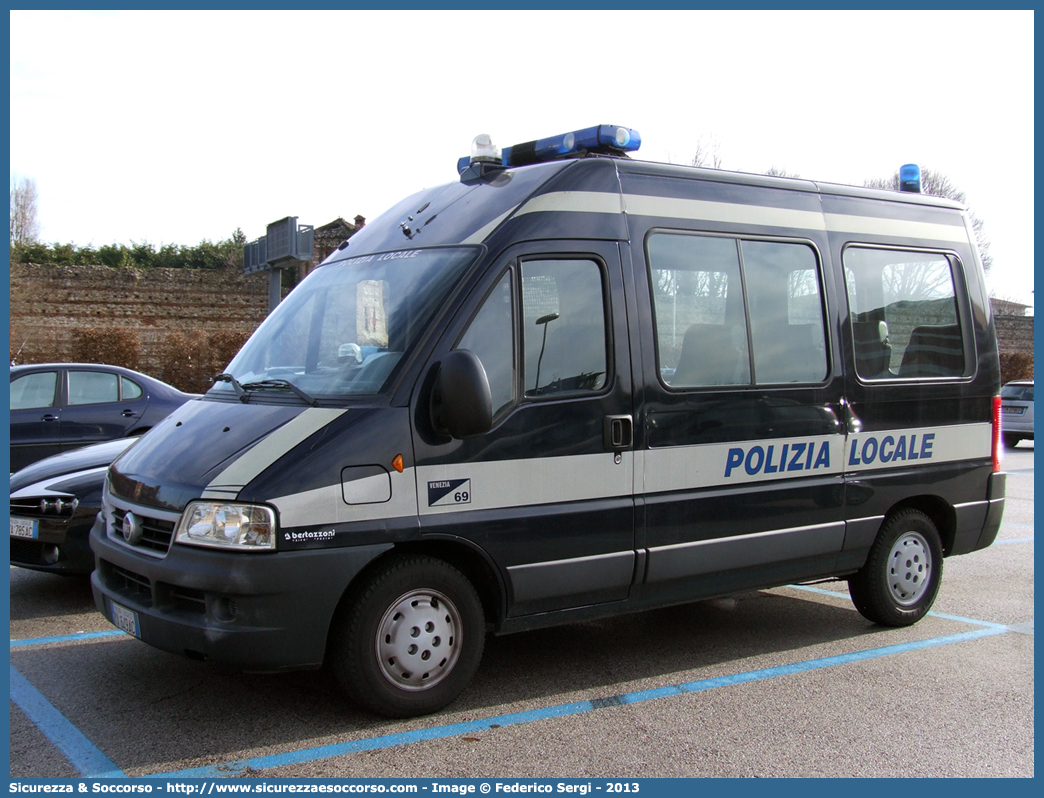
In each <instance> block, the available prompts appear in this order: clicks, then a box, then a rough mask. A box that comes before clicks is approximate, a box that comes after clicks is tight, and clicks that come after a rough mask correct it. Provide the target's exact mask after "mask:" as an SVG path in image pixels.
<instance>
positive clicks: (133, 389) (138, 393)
mask: <svg viewBox="0 0 1044 798" xmlns="http://www.w3.org/2000/svg"><path fill="white" fill-rule="evenodd" d="M120 386H121V388H120V390H121V391H122V392H123V399H124V400H125V401H127V400H130V399H141V397H142V395H143V394H144V393H145V392H144V391H143V390H142V389H141V386H140V385H138V383H136V382H134V381H133V380H128V379H127V378H126V377H120Z"/></svg>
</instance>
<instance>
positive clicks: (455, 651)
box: [328, 555, 485, 718]
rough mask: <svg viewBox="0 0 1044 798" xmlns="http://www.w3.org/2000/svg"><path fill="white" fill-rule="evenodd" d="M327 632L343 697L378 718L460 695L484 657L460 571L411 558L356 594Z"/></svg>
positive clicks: (429, 708)
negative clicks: (346, 697) (371, 712)
mask: <svg viewBox="0 0 1044 798" xmlns="http://www.w3.org/2000/svg"><path fill="white" fill-rule="evenodd" d="M330 635H331V637H330V645H329V649H328V651H329V656H330V666H331V669H332V670H333V673H334V676H335V677H336V679H337V682H338V684H340V686H341V688H342V689H343V690H344V691H345V692H346V693H347V694H348V696H349V697H350V698H351V699H352V700H353V701H354V702H355V703H357V704H358V705H360V706H362V707H365V708H366V709H369V710H371V711H373V712H376V713H377V714H379V715H385V716H387V717H392V718H408V717H412V716H414V715H425V714H427V713H430V712H437V711H438V710H440V709H442V708H443V707H445V706H446V705H447V704H449V703H450V702H451V701H453V700H454V699H455V698H456V697H457V696H459V695H460V694H461V692H463V690H464V688H465V687H466V686H467V684H468V682H469V681H471V677H472V676H473V675H474V673H475V671H476V670H477V669H478V665H479V660H481V659H482V649H483V646H484V645H485V617H484V615H483V612H482V603H481V602H480V601H479V597H478V594H477V593H476V592H475V588H474V587H473V586H472V585H471V582H469V581H468V579H467V577H465V576H464V575H463V574H462V573H461V572H460V571H458V570H457V569H456V568H454V567H453V566H451V565H449V564H447V563H445V562H443V561H442V560H437V559H434V558H432V557H424V556H416V555H412V556H407V557H402V558H400V559H396V560H391V561H389V562H388V563H386V564H385V565H384V566H383V567H381V568H380V569H379V570H377V571H375V572H374V573H373V574H371V575H370V576H369V578H367V579H366V580H365V581H364V582H363V583H362V584H361V585H360V586H359V587H358V589H356V590H355V591H353V593H352V594H351V595H350V596H349V597H348V599H347V604H346V605H345V607H343V609H342V611H341V612H340V613H339V614H338V617H337V619H336V620H335V622H334V626H333V628H332V629H331V632H330Z"/></svg>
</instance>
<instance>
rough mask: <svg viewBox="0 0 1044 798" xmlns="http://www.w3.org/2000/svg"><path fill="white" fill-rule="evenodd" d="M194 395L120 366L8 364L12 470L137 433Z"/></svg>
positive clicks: (156, 422)
mask: <svg viewBox="0 0 1044 798" xmlns="http://www.w3.org/2000/svg"><path fill="white" fill-rule="evenodd" d="M195 396H196V395H195V394H188V393H182V392H181V391H179V390H178V389H176V388H172V387H171V386H170V385H167V384H166V383H165V382H160V381H159V380H157V379H154V378H152V377H149V376H146V375H145V374H139V373H138V372H136V371H131V370H130V369H125V368H120V367H119V366H103V365H100V364H96V363H42V364H37V365H32V366H12V367H11V471H17V470H18V469H20V468H25V466H27V465H29V464H30V463H34V462H36V461H37V460H40V459H41V458H44V457H49V456H50V455H52V454H58V453H59V452H64V451H67V450H69V449H75V448H77V447H80V446H86V445H88V444H91V443H100V442H101V441H109V440H113V439H114V438H125V437H128V436H132V435H141V434H142V433H143V432H145V431H146V430H148V429H151V428H152V427H154V426H155V425H156V424H158V423H159V422H160V421H161V420H163V419H164V418H166V417H167V416H168V415H170V414H171V413H172V412H173V411H174V410H176V409H177V408H179V407H180V406H181V405H182V404H184V403H185V402H186V401H188V400H189V399H192V398H194V397H195Z"/></svg>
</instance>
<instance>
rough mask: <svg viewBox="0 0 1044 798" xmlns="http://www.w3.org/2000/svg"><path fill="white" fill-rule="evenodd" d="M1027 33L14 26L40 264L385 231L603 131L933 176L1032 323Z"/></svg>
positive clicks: (454, 22) (958, 21)
mask: <svg viewBox="0 0 1044 798" xmlns="http://www.w3.org/2000/svg"><path fill="white" fill-rule="evenodd" d="M1033 88H1034V87H1033V13H1032V12H1031V11H1023V12H948V11H932V12H923V13H920V12H918V13H911V12H840V13H833V12H822V11H818V12H807V13H805V12H801V13H799V12H768V11H749V12H740V11H736V12H721V13H716V12H705V11H691V12H690V11H666V12H634V11H628V12H621V11H613V12H598V13H596V12H592V11H588V12H555V13H554V14H552V13H551V12H547V11H544V12H493V13H490V12H479V11H466V12H429V11H398V12H359V11H332V12H276V11H262V12H248V11H239V12H185V11H174V12H156V11H152V12H96V13H88V12H72V11H50V12H48V11H42V12H23V11H12V12H11V175H12V179H20V178H26V177H28V178H32V179H33V180H35V181H36V186H37V191H38V194H39V221H40V224H41V233H42V238H43V240H44V241H47V242H54V241H58V242H62V243H67V242H74V243H76V244H78V245H86V244H93V245H95V246H99V245H102V244H110V243H124V244H129V243H131V242H141V241H147V242H149V243H152V244H154V245H157V246H159V245H161V244H169V243H172V244H197V243H199V242H200V241H201V240H204V239H209V240H212V241H218V240H221V239H225V238H228V237H230V236H231V234H232V233H233V231H234V230H235V229H236V228H237V227H238V228H242V230H243V232H244V233H245V234H246V236H247V238H248V239H254V238H257V237H258V236H261V235H263V234H264V232H265V225H266V224H268V223H269V222H272V221H275V220H276V219H279V218H282V217H284V216H297V217H299V221H300V222H301V223H303V224H314V225H321V224H325V223H326V222H329V221H331V220H333V219H335V218H336V217H338V216H343V217H344V218H346V219H348V220H349V221H350V220H351V219H352V218H353V217H354V216H355V215H356V214H361V215H363V216H365V217H367V218H368V219H374V218H376V217H377V216H378V215H380V213H381V212H383V211H384V210H386V209H387V208H388V207H389V206H391V205H392V204H394V203H395V202H396V201H397V200H399V199H401V198H403V197H405V196H406V195H408V194H411V193H413V192H414V191H416V190H419V189H420V188H423V187H426V186H432V185H437V184H440V183H445V182H448V181H451V180H454V179H456V169H455V165H456V161H457V158H458V157H460V156H463V155H467V154H468V152H469V148H470V142H471V139H472V138H473V137H474V136H475V135H476V134H478V133H489V134H490V135H491V136H492V137H493V140H494V142H495V143H497V144H498V145H501V146H507V145H510V144H514V143H517V142H522V141H528V140H531V139H534V138H541V137H544V136H548V135H553V134H557V133H564V132H566V131H568V130H572V129H575V128H582V127H588V126H591V125H595V124H617V125H626V126H628V127H632V128H635V129H636V130H638V131H640V133H641V135H642V142H643V143H642V147H641V150H640V151H639V152H638V153H637V157H639V158H643V159H647V160H656V161H663V160H671V161H674V162H676V163H687V162H689V161H690V160H691V159H692V157H693V155H694V154H695V152H696V148H697V146H698V145H700V144H702V145H703V146H704V147H708V146H709V147H713V146H715V145H717V147H718V155H719V156H720V158H721V160H722V162H723V163H722V165H723V167H724V168H727V169H735V170H739V171H753V172H762V171H765V170H767V169H769V168H770V167H773V166H775V167H777V168H782V169H786V170H787V171H788V172H789V173H796V174H798V175H800V176H801V177H805V178H810V179H814V180H823V181H829V182H836V183H851V184H855V185H862V184H863V181H864V180H867V179H870V178H878V177H890V176H891V175H892V174H893V173H894V172H895V170H896V169H897V168H898V167H899V166H900V165H901V164H903V163H909V162H915V163H919V164H921V165H922V166H923V167H927V168H930V169H933V170H936V171H939V172H941V173H943V174H944V175H946V176H947V177H949V178H950V180H951V181H952V182H953V183H954V184H956V185H957V186H958V187H960V188H961V189H963V190H964V192H965V193H966V195H967V201H968V204H969V206H970V207H971V208H972V210H973V211H974V212H975V213H976V214H977V215H978V216H979V217H980V218H981V219H982V220H983V221H984V223H985V232H986V234H987V237H988V238H989V240H990V242H991V253H992V255H993V258H994V269H993V273H992V275H991V277H990V281H991V284H992V286H993V290H994V292H995V293H996V294H997V295H998V296H1003V297H1007V298H1011V299H1015V300H1017V301H1020V302H1024V303H1026V304H1032V303H1033V295H1032V293H1031V291H1032V289H1033V173H1034V169H1033V166H1034V164H1033V132H1034V131H1033V117H1034V114H1033V99H1034V91H1033Z"/></svg>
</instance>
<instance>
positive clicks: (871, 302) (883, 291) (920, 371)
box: [844, 247, 966, 380]
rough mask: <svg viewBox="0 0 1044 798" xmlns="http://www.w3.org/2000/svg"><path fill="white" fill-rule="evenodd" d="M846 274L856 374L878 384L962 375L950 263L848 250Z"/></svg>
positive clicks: (926, 255)
mask: <svg viewBox="0 0 1044 798" xmlns="http://www.w3.org/2000/svg"><path fill="white" fill-rule="evenodd" d="M844 267H845V284H846V286H847V290H848V303H849V311H850V314H851V319H852V341H853V345H854V348H855V366H856V374H858V375H859V376H860V377H861V378H862V379H864V380H879V379H893V378H913V377H918V378H923V377H959V376H962V375H963V374H964V373H965V367H966V363H965V357H964V337H963V333H962V330H961V325H960V320H959V317H958V313H957V297H956V292H955V290H954V279H953V264H952V263H951V261H950V259H949V257H948V256H946V255H942V254H940V253H934V252H915V251H903V250H885V249H871V248H869V247H848V248H847V249H846V250H845V252H844Z"/></svg>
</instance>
